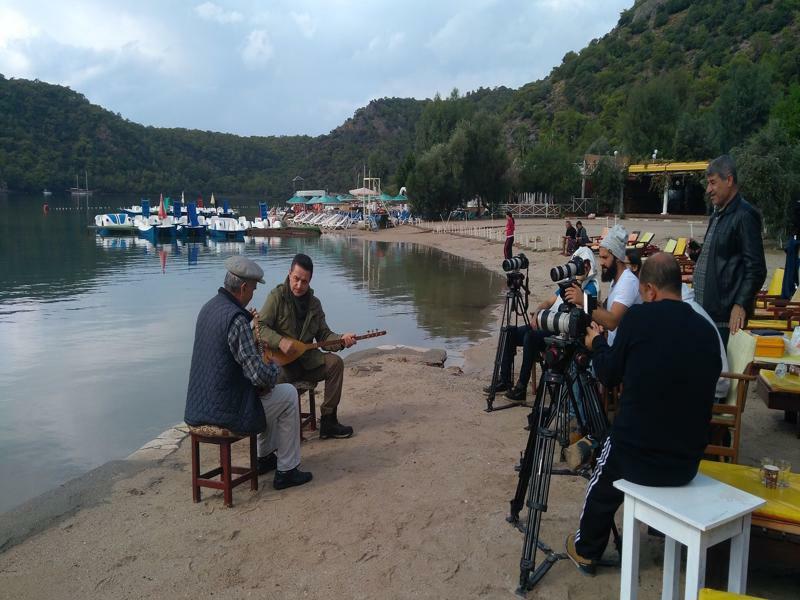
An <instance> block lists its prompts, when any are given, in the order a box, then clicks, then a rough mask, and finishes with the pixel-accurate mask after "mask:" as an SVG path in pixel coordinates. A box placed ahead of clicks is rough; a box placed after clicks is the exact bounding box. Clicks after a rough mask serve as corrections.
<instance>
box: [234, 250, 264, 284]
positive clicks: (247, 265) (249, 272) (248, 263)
mask: <svg viewBox="0 0 800 600" xmlns="http://www.w3.org/2000/svg"><path fill="white" fill-rule="evenodd" d="M225 268H226V269H227V270H228V272H230V273H233V274H234V275H236V276H237V277H241V278H242V279H249V280H250V281H257V282H258V283H266V282H265V281H264V269H262V268H261V267H259V266H258V263H256V262H255V261H253V260H250V259H249V258H245V257H244V256H231V257H230V258H229V259H228V260H226V261H225Z"/></svg>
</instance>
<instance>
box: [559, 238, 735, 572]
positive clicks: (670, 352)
mask: <svg viewBox="0 0 800 600" xmlns="http://www.w3.org/2000/svg"><path fill="white" fill-rule="evenodd" d="M639 292H640V294H641V296H642V298H643V299H644V301H645V304H637V305H634V306H632V307H631V308H630V309H629V310H628V311H627V312H626V313H625V318H624V319H623V320H622V322H621V323H620V326H619V328H618V329H617V336H616V339H615V341H614V345H613V346H609V345H608V344H607V343H606V341H605V339H604V338H603V336H601V335H598V333H599V332H600V330H599V327H598V326H597V325H596V324H592V327H590V328H588V329H587V335H586V340H585V341H586V347H587V348H591V349H592V351H593V352H594V357H593V360H592V362H593V365H594V368H595V372H596V373H597V379H599V380H600V381H601V382H602V383H603V384H604V385H606V386H615V385H618V384H620V383H623V384H624V385H623V392H622V398H621V400H620V410H619V413H618V414H617V418H616V419H615V420H614V425H613V427H612V430H611V434H610V435H609V436H608V438H606V441H605V444H604V445H603V450H602V453H601V454H600V458H599V459H598V460H597V466H596V468H595V472H594V474H593V475H592V479H591V480H590V482H589V488H588V490H587V491H586V500H585V503H584V506H583V512H582V513H581V518H580V527H579V528H578V531H577V533H575V534H574V535H570V536H569V537H567V544H566V546H567V554H568V555H569V557H570V559H571V560H572V561H573V562H574V563H575V565H576V566H577V567H578V569H580V570H581V571H582V572H584V573H586V574H594V570H595V566H596V564H597V561H598V560H599V559H600V557H601V556H602V554H603V550H605V547H606V544H607V543H608V536H609V533H610V532H611V525H612V523H613V522H614V513H616V512H617V509H618V508H619V506H620V504H622V501H623V499H624V495H623V493H622V492H620V491H619V490H617V489H616V488H615V487H614V486H613V483H614V481H616V480H617V479H627V480H628V481H631V482H633V483H638V484H640V485H648V486H679V485H685V484H687V483H689V482H690V481H691V480H692V479H693V478H694V476H695V475H696V474H697V468H698V465H699V464H700V459H701V458H702V457H703V451H704V450H705V447H706V444H707V443H708V429H709V422H710V421H711V405H712V404H713V403H714V391H715V387H716V384H717V379H718V378H719V374H720V371H721V369H722V363H721V360H720V354H719V338H718V337H717V332H716V331H714V328H713V327H712V326H711V324H710V323H709V322H708V321H706V320H705V319H704V318H703V317H701V316H700V315H699V314H697V313H696V312H695V311H694V310H693V309H692V307H691V306H689V305H688V304H686V303H685V302H682V300H681V270H680V267H679V266H678V263H677V261H676V260H675V258H674V257H673V256H672V255H669V254H665V253H659V254H655V255H654V256H652V257H651V258H650V259H649V260H647V262H645V264H644V266H643V267H642V271H641V275H640V277H639Z"/></svg>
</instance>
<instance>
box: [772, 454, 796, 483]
mask: <svg viewBox="0 0 800 600" xmlns="http://www.w3.org/2000/svg"><path fill="white" fill-rule="evenodd" d="M775 466H776V467H778V471H779V473H778V487H779V488H788V487H789V474H790V473H791V472H792V463H790V462H789V461H788V460H783V459H779V460H777V461H776V462H775Z"/></svg>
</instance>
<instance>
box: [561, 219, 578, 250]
mask: <svg viewBox="0 0 800 600" xmlns="http://www.w3.org/2000/svg"><path fill="white" fill-rule="evenodd" d="M566 225H567V231H566V232H565V233H564V254H572V253H573V252H575V248H576V247H577V246H576V244H575V238H576V231H575V228H574V227H573V226H572V223H570V222H569V221H567V223H566Z"/></svg>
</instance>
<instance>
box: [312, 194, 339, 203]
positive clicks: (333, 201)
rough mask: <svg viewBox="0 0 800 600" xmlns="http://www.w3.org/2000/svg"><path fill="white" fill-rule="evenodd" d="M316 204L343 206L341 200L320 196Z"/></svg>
mask: <svg viewBox="0 0 800 600" xmlns="http://www.w3.org/2000/svg"><path fill="white" fill-rule="evenodd" d="M316 204H341V200H339V199H338V198H335V197H334V196H328V195H325V196H320V197H319V198H317V199H316Z"/></svg>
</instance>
